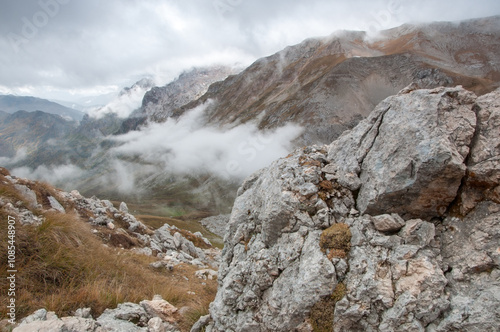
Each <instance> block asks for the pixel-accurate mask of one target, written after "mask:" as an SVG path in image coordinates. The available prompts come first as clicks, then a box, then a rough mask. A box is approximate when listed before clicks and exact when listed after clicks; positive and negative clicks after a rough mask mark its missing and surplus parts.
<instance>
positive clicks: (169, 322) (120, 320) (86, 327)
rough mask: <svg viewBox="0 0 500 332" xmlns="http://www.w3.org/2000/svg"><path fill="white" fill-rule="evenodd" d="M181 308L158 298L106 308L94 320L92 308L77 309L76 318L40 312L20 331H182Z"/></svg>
mask: <svg viewBox="0 0 500 332" xmlns="http://www.w3.org/2000/svg"><path fill="white" fill-rule="evenodd" d="M176 312H177V308H175V307H174V306H173V305H171V304H170V303H168V302H167V301H165V300H163V299H162V298H161V297H160V296H155V298H154V299H153V300H152V301H142V302H141V303H140V304H135V303H122V304H119V305H118V307H117V308H115V309H106V310H105V311H104V312H103V313H102V315H101V316H99V317H98V318H97V319H93V318H92V316H91V315H90V309H80V310H77V312H76V313H75V315H74V316H70V317H63V318H59V317H57V315H55V314H54V313H53V312H47V310H45V309H40V310H37V311H36V312H34V313H33V314H32V315H30V316H28V317H26V318H25V319H23V321H22V322H21V324H19V326H18V327H16V328H14V331H16V332H31V331H39V332H45V331H46V332H57V331H60V332H66V331H74V332H178V331H179V328H178V326H177V325H176V322H177V319H178V317H176Z"/></svg>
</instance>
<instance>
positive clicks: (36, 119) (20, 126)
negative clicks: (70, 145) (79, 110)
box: [0, 111, 77, 166]
mask: <svg viewBox="0 0 500 332" xmlns="http://www.w3.org/2000/svg"><path fill="white" fill-rule="evenodd" d="M76 127H77V123H76V122H73V121H67V120H65V119H63V118H62V117H60V116H59V115H55V114H49V113H46V112H42V111H34V112H27V111H17V112H14V113H13V114H8V115H6V116H3V117H1V118H0V157H9V158H14V157H15V156H16V154H18V153H19V152H22V153H23V154H24V155H26V156H28V155H29V154H37V153H38V151H39V150H40V149H42V148H43V147H44V146H47V145H48V144H47V143H48V142H52V143H55V142H57V141H58V140H61V139H63V138H64V137H66V136H67V135H69V134H70V133H71V132H72V131H73V130H75V128H76ZM14 159H15V158H14ZM44 161H47V160H44ZM40 163H43V161H42V160H39V164H40ZM26 164H27V165H29V162H28V163H26ZM35 165H37V164H35ZM35 165H33V166H35Z"/></svg>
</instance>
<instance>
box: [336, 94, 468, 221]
mask: <svg viewBox="0 0 500 332" xmlns="http://www.w3.org/2000/svg"><path fill="white" fill-rule="evenodd" d="M474 101H475V96H474V95H473V94H472V93H470V92H467V91H465V90H463V89H443V88H439V89H436V90H431V91H429V90H416V91H412V92H409V93H407V92H406V91H404V92H402V94H400V95H397V96H394V97H389V98H387V99H386V100H384V101H383V102H382V103H380V104H379V105H378V106H377V107H376V108H375V109H374V111H373V112H372V114H370V116H369V118H368V119H367V121H365V122H364V123H363V125H361V126H358V127H356V129H354V130H353V131H352V132H350V133H349V134H346V135H343V136H342V137H341V138H340V139H339V140H338V141H336V142H334V143H333V144H332V145H331V147H330V150H329V159H331V160H332V161H333V162H332V164H330V165H329V166H328V171H329V172H330V173H333V174H336V171H337V173H339V176H340V177H341V178H342V177H343V176H342V175H343V174H346V173H347V175H349V176H350V178H349V181H350V182H353V183H356V185H354V184H351V185H350V186H349V188H350V189H358V186H359V185H360V184H361V183H362V184H363V185H362V186H361V187H360V190H359V196H358V199H357V204H358V207H359V209H360V211H361V212H363V213H369V214H380V213H387V212H389V213H390V212H395V213H400V214H403V215H404V216H409V217H411V216H419V217H425V218H431V217H434V216H440V215H443V214H444V213H445V212H446V209H447V207H448V205H449V204H450V203H451V202H452V201H453V200H454V199H455V197H456V194H457V191H458V188H459V187H460V184H461V181H462V178H463V176H464V175H465V170H466V166H465V164H464V160H465V158H466V157H467V155H468V153H469V145H470V143H471V140H472V136H473V134H474V131H475V127H476V115H475V113H474V111H473V110H472V107H473V105H474ZM436 174H439V176H436Z"/></svg>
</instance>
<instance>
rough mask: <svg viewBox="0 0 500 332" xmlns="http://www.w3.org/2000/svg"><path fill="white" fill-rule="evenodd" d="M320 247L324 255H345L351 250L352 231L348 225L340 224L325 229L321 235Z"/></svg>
mask: <svg viewBox="0 0 500 332" xmlns="http://www.w3.org/2000/svg"><path fill="white" fill-rule="evenodd" d="M319 246H320V248H321V251H323V252H324V253H327V252H331V250H332V249H335V252H338V251H339V250H340V251H343V252H344V253H345V254H347V253H348V252H349V250H351V230H350V229H349V226H348V225H347V224H343V223H338V224H334V225H332V226H331V227H329V228H327V229H325V230H324V231H323V233H321V237H320V239H319Z"/></svg>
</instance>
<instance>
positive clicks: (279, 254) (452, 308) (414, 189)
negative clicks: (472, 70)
mask: <svg viewBox="0 0 500 332" xmlns="http://www.w3.org/2000/svg"><path fill="white" fill-rule="evenodd" d="M499 94H500V93H499V92H498V91H497V92H494V93H492V94H489V95H486V96H483V97H481V98H479V99H478V100H477V101H476V97H475V96H474V95H473V94H471V93H470V92H467V91H465V90H464V89H462V88H461V87H457V88H438V89H434V90H415V89H414V88H408V89H407V90H405V91H403V92H401V93H400V95H397V96H394V97H390V98H388V99H386V100H385V101H383V102H382V103H381V104H379V105H378V106H377V107H376V109H375V110H374V111H373V112H372V114H371V115H370V116H369V117H368V118H367V119H366V120H364V121H361V122H360V124H359V125H358V126H357V127H355V128H354V129H353V130H352V131H350V132H347V133H345V134H344V135H342V136H341V137H340V138H339V139H338V140H337V141H335V142H333V143H332V144H331V145H330V146H328V147H327V148H328V157H327V158H318V157H317V156H318V155H324V154H325V150H326V147H310V148H305V149H301V150H297V151H295V152H294V153H292V154H291V155H289V156H288V157H286V158H283V159H280V160H278V161H276V162H274V163H273V164H272V165H270V166H269V167H268V168H266V169H263V170H260V171H258V172H256V173H254V174H253V175H251V176H250V177H249V178H247V180H245V182H244V183H243V184H242V186H241V187H240V189H239V190H238V197H237V199H236V201H235V204H234V207H233V211H232V214H231V217H230V220H229V223H228V226H227V233H226V235H225V239H224V240H225V246H224V250H223V253H222V258H221V264H220V269H219V276H218V282H219V288H218V291H217V295H216V298H215V300H214V302H213V303H212V304H211V305H210V317H203V320H200V322H198V323H197V324H196V325H195V331H197V330H199V329H201V328H202V327H203V326H205V330H206V331H211V332H216V331H252V332H254V331H256V332H259V331H313V330H314V329H315V328H318V327H317V326H316V327H314V326H315V325H317V324H323V325H324V326H323V327H322V328H323V329H324V330H329V331H331V330H333V331H338V332H341V331H342V332H343V331H377V332H382V331H383V332H386V331H425V332H434V331H436V332H437V331H439V332H444V331H450V332H451V331H498V323H499V321H500V313H499V312H498V308H500V284H499V280H500V271H499V266H500V254H499V253H500V249H499V247H498V243H500V224H499V220H500V204H495V202H496V199H497V198H496V197H497V196H496V195H497V188H498V170H499V169H500V156H499V153H500V151H499V149H498V142H497V140H498V137H499V136H498V135H499V131H498V124H497V120H498V119H497V113H496V112H497V110H498V105H499V102H498V95H499ZM476 113H477V119H478V124H477V125H476ZM469 153H470V155H469ZM467 157H469V158H467ZM466 163H467V165H466ZM467 167H469V169H468V171H467V172H468V175H467V176H466V178H464V176H465V175H466V168H467ZM472 173H473V174H472ZM474 176H475V179H481V181H483V180H484V182H480V183H481V184H482V185H484V186H486V187H481V186H479V185H478V183H479V182H476V183H475V182H473V181H472V180H471V177H474ZM462 180H464V181H462ZM460 186H462V188H461V189H460V190H459V187H460ZM479 188H483V189H486V191H484V190H483V192H481V193H480V195H478V194H477V190H478V189H479ZM469 189H470V190H469ZM467 190H469V191H467ZM473 190H476V192H474V191H473ZM460 193H461V194H462V196H463V195H470V197H472V196H473V199H469V200H468V201H467V200H465V199H463V200H462V202H460V201H457V200H456V198H457V195H460ZM474 195H475V196H474ZM355 197H356V198H357V199H356V201H355ZM463 197H465V196H463ZM468 202H473V203H472V204H470V205H467V206H466V208H467V212H468V211H471V212H470V213H469V214H468V215H467V216H465V217H460V218H462V219H460V218H458V217H451V216H450V211H451V208H452V207H453V205H454V204H455V205H457V204H458V205H459V206H460V204H462V205H463V206H465V203H468ZM462 211H464V210H462ZM443 219H444V221H443ZM335 224H344V225H347V226H348V229H349V233H350V241H349V245H350V250H348V251H342V250H339V249H336V247H335V245H336V243H337V242H333V243H332V245H333V247H324V245H325V242H324V241H327V240H325V239H326V237H325V238H323V237H322V234H323V233H322V232H327V231H324V229H325V228H328V227H330V226H332V225H335ZM328 229H330V228H328ZM331 229H340V225H339V226H336V227H331ZM329 232H333V231H329ZM325 234H334V233H325ZM331 236H332V238H331V239H332V240H330V241H334V240H333V239H336V240H335V241H341V240H340V239H341V238H340V237H339V238H335V237H333V235H331ZM322 241H323V242H322ZM321 248H324V249H323V250H322V249H321ZM325 248H334V249H331V250H330V249H325ZM344 248H345V247H344ZM332 299H335V300H332ZM318 308H319V309H318ZM318 311H320V313H319V314H320V315H322V316H321V319H319V321H318V318H317V315H318ZM315 317H316V318H315ZM318 322H319V323H318Z"/></svg>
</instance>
